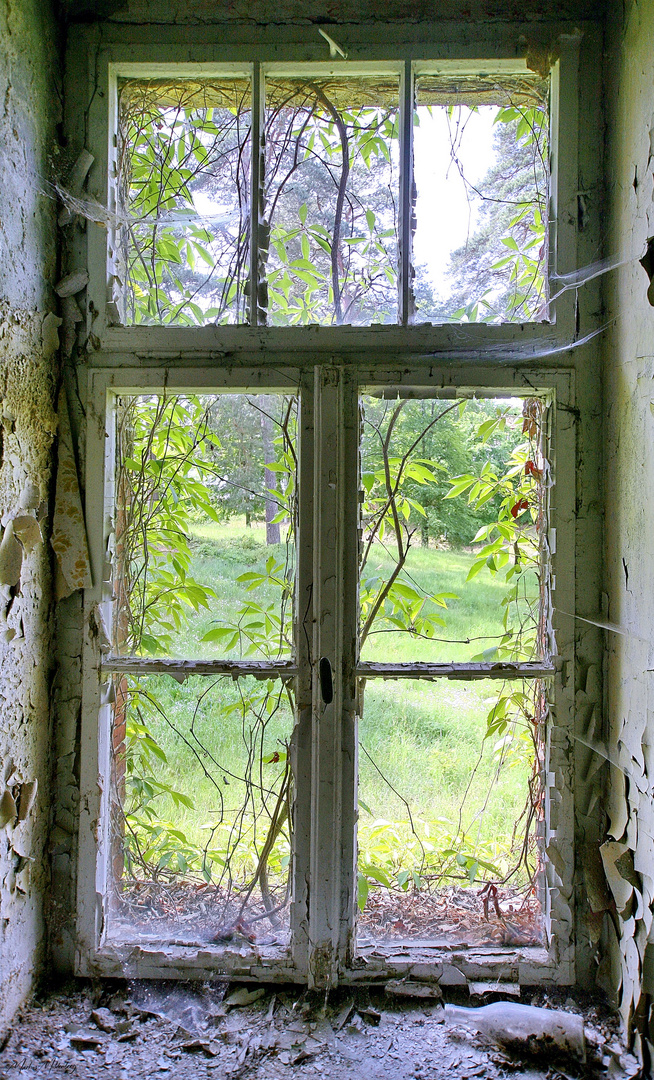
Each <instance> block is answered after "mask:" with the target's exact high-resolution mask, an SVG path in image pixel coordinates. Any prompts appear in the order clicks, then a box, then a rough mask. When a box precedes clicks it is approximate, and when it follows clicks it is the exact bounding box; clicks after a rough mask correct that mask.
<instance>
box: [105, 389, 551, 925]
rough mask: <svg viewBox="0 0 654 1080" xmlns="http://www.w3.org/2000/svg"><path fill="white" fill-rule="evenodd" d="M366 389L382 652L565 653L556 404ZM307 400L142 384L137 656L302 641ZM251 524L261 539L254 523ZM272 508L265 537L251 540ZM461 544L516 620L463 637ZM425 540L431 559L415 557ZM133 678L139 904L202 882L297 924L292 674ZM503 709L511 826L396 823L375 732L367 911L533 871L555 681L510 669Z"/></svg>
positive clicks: (125, 701) (136, 472) (125, 630)
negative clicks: (453, 584)
mask: <svg viewBox="0 0 654 1080" xmlns="http://www.w3.org/2000/svg"><path fill="white" fill-rule="evenodd" d="M362 405H363V418H364V423H363V436H362V446H361V483H362V488H363V495H362V498H363V502H362V504H361V515H362V524H363V528H364V532H363V548H362V553H361V560H360V574H361V586H360V613H361V629H360V643H361V650H362V657H363V659H366V658H372V659H378V658H381V659H383V658H384V655H385V654H384V649H385V648H386V646H385V645H384V644H381V645H380V644H378V643H384V642H386V643H390V644H389V647H390V649H391V651H392V653H393V652H395V651H397V650H399V649H401V648H404V647H405V645H404V644H403V643H407V645H406V647H407V648H408V649H409V654H410V655H411V656H412V658H414V659H415V658H416V656H418V655H419V656H420V657H421V658H426V659H431V660H434V659H437V660H441V659H451V658H452V655H453V654H452V653H451V651H448V650H451V649H452V648H453V647H454V648H455V649H458V650H459V652H457V653H456V654H455V655H456V657H457V658H458V657H460V656H461V655H463V656H464V657H470V658H471V659H472V660H481V661H495V660H500V659H509V660H511V661H512V662H516V663H518V662H520V661H523V660H529V659H533V658H546V657H547V646H548V642H547V577H546V575H547V568H546V560H545V553H544V548H543V545H544V535H545V522H546V509H547V508H546V500H547V486H548V469H547V460H546V457H545V452H544V451H545V443H544V422H545V415H546V413H545V407H544V404H543V401H542V399H540V398H530V399H525V400H523V401H517V400H513V399H506V398H505V399H503V400H501V401H500V400H498V401H493V400H483V399H470V400H463V401H455V402H452V401H445V400H442V399H438V398H431V399H417V400H410V399H407V398H399V399H395V400H385V399H383V398H382V399H380V398H375V397H372V396H370V395H364V396H363V398H362ZM295 408H296V399H295V398H294V397H292V396H284V395H281V394H278V395H273V394H258V395H243V394H240V395H238V394H231V395H230V394H225V395H195V396H194V395H190V394H171V395H161V394H151V395H140V396H139V395H134V396H126V397H124V398H122V399H120V401H119V405H118V409H117V413H116V424H117V447H118V454H117V462H116V476H115V492H116V505H115V531H114V596H115V601H114V612H115V618H114V628H113V647H114V651H115V652H117V653H122V654H124V655H131V656H136V657H138V656H140V657H147V656H162V657H171V656H177V657H182V658H189V659H193V658H196V657H199V658H211V657H221V658H225V659H227V660H228V659H229V658H230V657H232V658H235V659H240V658H250V657H257V658H258V657H261V658H264V659H267V660H270V661H274V660H278V659H280V658H281V659H283V658H285V657H289V656H292V655H293V634H294V627H293V598H294V535H295V527H296V516H297V496H298V492H297V489H296V420H295ZM237 519H238V520H239V521H242V522H244V525H245V535H243V529H242V528H241V529H240V531H239V530H238V529H234V528H233V523H234V522H235V521H236V520H237ZM257 524H258V528H259V533H258V537H259V539H258V540H257V539H255V537H254V535H253V536H252V537H251V538H250V537H248V535H247V534H248V531H251V530H252V531H253V527H254V526H255V525H257ZM461 547H463V549H466V550H465V551H464V556H463V557H464V561H465V563H466V566H467V568H468V570H467V583H466V582H462V586H463V590H462V591H463V592H464V593H466V592H468V591H469V590H471V589H474V588H476V584H475V583H476V582H479V581H481V580H497V582H498V583H499V588H500V593H499V594H498V595H500V596H501V598H502V600H501V605H500V612H501V614H500V615H499V617H498V615H497V610H496V611H495V613H494V622H493V625H492V628H491V629H488V628H486V629H485V630H484V631H482V633H481V635H480V638H481V639H480V640H476V635H474V634H472V633H471V632H470V630H469V629H468V632H467V633H466V634H464V636H462V635H460V633H457V632H456V629H455V626H457V627H458V626H461V625H463V626H464V627H465V625H466V620H468V622H469V620H470V616H469V615H467V614H466V613H465V612H464V613H463V614H462V615H461V616H460V617H459V619H458V621H457V605H459V604H460V603H461V602H463V603H465V595H464V596H463V597H462V595H461V594H460V593H457V592H455V591H454V590H450V589H439V588H434V587H433V586H432V585H431V584H430V581H431V578H432V577H434V576H436V577H437V576H438V572H439V567H438V566H435V571H434V572H432V570H431V564H432V562H433V560H434V558H435V557H436V555H438V554H440V552H441V551H443V552H447V551H448V550H450V549H451V548H454V550H455V551H458V550H459V549H460V548H461ZM415 551H420V552H423V553H424V557H425V559H426V560H427V570H428V573H424V572H423V571H422V570H421V568H420V566H418V565H415V564H414V563H413V562H412V558H413V553H414V552H415ZM496 607H497V605H496ZM473 638H475V640H473ZM484 646H485V647H484ZM417 648H418V649H419V648H422V649H423V650H426V651H424V652H423V653H420V654H418V653H416V651H415V650H416V649H417ZM380 649H381V651H380ZM461 650H463V654H462V653H461ZM372 685H373V684H372V683H370V684H369V688H368V690H367V691H366V694H367V695H368V696H369V697H370V694H371V693H372ZM114 689H115V704H114V706H113V709H114V732H116V731H119V732H122V736H121V739H120V740H118V741H117V740H116V739H114V796H113V810H112V824H113V835H114V847H115V855H116V858H115V859H114V867H115V875H116V884H117V886H119V892H120V894H121V896H122V897H123V900H125V902H127V903H132V904H135V903H136V901H135V900H134V897H135V896H136V895H137V894H138V889H139V888H141V887H142V886H144V885H146V884H147V883H150V884H152V883H154V885H156V886H157V887H159V886H161V887H163V886H166V887H173V886H175V887H178V886H179V887H181V886H182V885H183V883H189V882H196V883H202V882H204V883H205V885H207V886H208V887H209V886H210V887H211V888H212V889H214V890H215V892H214V894H213V895H214V898H215V900H216V905H217V906H216V910H218V907H220V910H221V911H222V916H221V918H222V920H223V923H225V921H226V922H227V923H228V924H229V925H230V926H232V927H234V926H236V924H237V923H238V922H239V920H241V919H243V918H244V917H245V916H244V913H245V914H247V918H248V919H250V921H252V920H255V921H256V920H258V919H260V918H261V919H266V920H267V921H268V923H269V925H270V926H271V927H273V928H278V927H279V925H280V920H282V919H283V917H284V912H285V911H286V910H287V905H288V900H289V866H290V856H291V851H292V832H291V828H292V816H291V812H290V811H291V807H292V800H293V777H292V770H291V768H290V754H289V740H290V731H291V728H292V717H293V711H294V697H293V690H292V684H291V683H290V682H284V681H282V680H280V679H278V678H269V679H267V680H265V681H260V682H254V681H253V680H249V679H243V678H239V679H238V680H237V681H236V682H233V681H232V679H231V678H227V679H225V677H224V676H219V677H210V678H203V677H202V676H193V677H192V678H191V679H190V680H187V681H186V682H185V683H184V684H183V685H182V686H179V685H177V684H176V683H175V681H174V679H171V678H170V676H167V675H165V674H152V675H138V676H137V675H129V676H127V677H126V676H120V675H116V676H114ZM371 700H372V698H371ZM379 708H380V709H383V706H382V705H380V706H379ZM487 710H488V711H487V715H486V719H485V726H486V737H485V740H484V741H485V742H486V740H487V741H488V742H487V745H489V746H490V745H492V746H493V747H494V750H493V759H492V760H493V762H494V764H493V765H492V768H491V773H490V774H489V775H491V774H492V773H493V771H494V772H495V773H496V774H497V775H499V774H500V773H502V774H503V775H506V773H507V771H508V772H510V770H511V769H514V770H518V771H519V772H520V775H521V776H524V777H525V784H526V788H525V790H524V804H525V805H524V810H523V811H522V814H521V815H518V820H516V821H515V822H514V823H510V825H511V827H510V828H509V829H508V832H507V833H506V836H505V837H504V838H503V839H502V840H500V841H499V842H497V838H495V842H492V841H491V838H490V837H489V836H488V835H487V830H486V832H484V831H483V830H481V832H480V828H479V823H478V822H476V823H475V821H473V822H472V824H471V825H470V827H468V825H464V824H463V822H464V818H463V816H462V814H463V811H462V812H461V814H460V815H459V821H458V824H457V821H456V819H455V818H453V819H452V820H449V821H444V820H437V819H434V818H430V817H429V815H426V816H425V817H424V818H419V817H418V816H417V815H415V813H414V814H412V812H411V811H410V810H408V817H407V818H406V820H404V821H403V822H398V823H395V824H393V823H392V822H389V821H384V820H382V819H380V816H379V813H378V812H377V810H376V807H375V806H374V805H370V804H371V803H374V801H375V799H380V798H383V797H384V796H383V794H380V791H381V788H383V786H384V784H386V780H385V779H384V774H385V770H386V769H387V768H388V767H389V765H391V764H392V762H391V760H390V759H388V747H386V748H385V749H384V747H383V746H381V745H380V744H377V745H373V743H372V742H370V741H367V740H366V739H364V740H363V741H362V753H363V756H364V757H365V758H366V760H369V761H370V762H371V763H372V765H371V768H372V771H373V773H374V774H375V775H376V776H379V777H382V780H381V781H380V782H379V783H381V788H380V787H379V784H378V786H377V787H376V788H375V789H374V790H373V794H372V796H371V795H370V794H369V793H368V791H367V788H366V785H365V784H364V785H363V787H362V790H361V796H360V822H359V851H360V859H359V905H360V907H361V908H362V909H365V908H366V904H367V902H368V900H369V899H370V901H371V902H372V899H373V895H372V894H373V893H374V890H375V889H376V888H379V887H383V888H385V889H388V890H391V891H393V890H396V891H397V892H398V893H399V894H400V895H404V894H406V893H407V890H409V889H411V890H413V891H414V892H417V893H419V894H425V895H429V894H430V892H431V891H432V890H434V889H437V888H439V887H440V886H442V884H443V882H446V881H451V880H455V881H456V880H463V881H464V882H467V883H472V882H474V881H475V880H477V879H478V878H482V879H483V880H485V881H486V883H487V884H488V885H489V887H490V885H492V886H493V887H494V888H495V887H496V885H497V883H501V882H502V881H507V880H512V881H517V882H519V883H521V884H522V885H526V887H529V883H530V881H532V880H533V876H534V873H535V870H536V863H537V853H536V850H535V846H534V824H535V822H536V821H537V820H538V819H539V817H540V816H542V804H541V799H542V795H541V790H540V786H539V781H538V776H539V770H540V768H541V764H542V763H541V761H540V756H539V755H540V742H539V740H540V738H541V725H542V722H543V719H544V715H545V704H544V689H543V686H542V683H540V682H539V681H538V680H535V681H533V682H532V683H527V682H524V681H523V680H520V679H518V680H517V681H516V682H507V683H505V684H503V685H502V686H501V689H500V691H499V692H497V693H495V695H494V698H493V701H492V705H491V707H490V709H488V707H487ZM380 715H381V714H380ZM377 727H378V729H379V725H378V724H377ZM121 740H122V741H121ZM384 753H385V754H386V757H384V758H383V757H382V755H383V754H384ZM473 781H474V772H473V775H472V777H471V778H470V783H472V782H473ZM483 782H486V780H484V781H483ZM366 783H367V782H366ZM468 787H470V784H468ZM408 797H409V796H408V791H407V792H405V793H404V794H403V799H404V800H405V805H406V806H407V809H408V802H406V799H407V798H408ZM482 816H483V815H482ZM473 826H474V828H473ZM121 882H122V885H121V884H120V883H121ZM130 890H132V891H131V892H130ZM134 890H136V892H134ZM371 890H372V892H371ZM125 898H127V899H125ZM218 901H220V904H218ZM221 905H222V906H221Z"/></svg>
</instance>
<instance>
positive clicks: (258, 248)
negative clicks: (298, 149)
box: [248, 61, 267, 326]
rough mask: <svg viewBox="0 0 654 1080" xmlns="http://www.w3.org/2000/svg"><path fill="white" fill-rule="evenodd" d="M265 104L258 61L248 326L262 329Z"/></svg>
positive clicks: (254, 96) (254, 75)
mask: <svg viewBox="0 0 654 1080" xmlns="http://www.w3.org/2000/svg"><path fill="white" fill-rule="evenodd" d="M264 102H265V79H264V74H263V71H262V66H261V64H260V63H259V62H258V61H255V63H254V64H253V65H252V163H251V169H250V281H249V288H250V311H249V320H248V321H249V322H250V324H251V325H252V326H261V325H263V324H264V323H265V321H266V308H267V304H265V303H264V304H262V303H260V301H261V300H262V299H263V297H262V296H261V292H262V286H263V274H262V269H263V267H262V249H263V248H264V247H266V244H265V242H264V241H265V238H264V236H263V232H264V224H263V209H264V207H263V197H264V195H263V177H264V161H263V154H264V147H263V129H264Z"/></svg>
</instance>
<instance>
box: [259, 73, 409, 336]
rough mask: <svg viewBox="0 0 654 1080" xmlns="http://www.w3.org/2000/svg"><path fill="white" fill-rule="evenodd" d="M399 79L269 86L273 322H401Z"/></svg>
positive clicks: (268, 199) (268, 178)
mask: <svg viewBox="0 0 654 1080" xmlns="http://www.w3.org/2000/svg"><path fill="white" fill-rule="evenodd" d="M398 96H399V82H398V79H397V78H386V77H385V78H374V79H373V78H351V79H302V80H300V79H285V80H280V79H273V78H271V79H270V80H268V81H267V82H266V174H265V205H266V211H265V213H266V217H267V219H268V222H269V225H270V250H269V255H268V269H267V277H268V310H269V315H270V318H269V321H270V322H272V323H274V324H275V325H283V326H286V325H289V324H295V323H322V324H327V325H331V324H340V323H352V324H353V325H359V326H361V325H366V324H368V323H376V322H382V323H389V322H390V323H394V322H397V303H398V301H397V220H398V176H399V168H398Z"/></svg>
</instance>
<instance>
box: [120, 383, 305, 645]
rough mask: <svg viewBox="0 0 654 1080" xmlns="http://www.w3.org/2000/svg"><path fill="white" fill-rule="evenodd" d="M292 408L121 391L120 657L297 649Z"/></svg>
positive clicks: (264, 401)
mask: <svg viewBox="0 0 654 1080" xmlns="http://www.w3.org/2000/svg"><path fill="white" fill-rule="evenodd" d="M296 406H297V399H296V398H295V397H294V396H292V395H291V396H287V395H283V394H212V395H207V394H205V395H201V396H194V395H192V394H170V395H163V394H147V395H145V394H140V395H133V396H124V397H121V398H120V399H119V400H118V403H117V406H116V413H115V418H116V419H115V422H116V463H115V477H114V485H113V486H114V507H113V508H112V513H113V520H114V533H113V538H112V545H111V546H112V548H113V597H114V603H113V616H112V648H113V651H114V652H115V653H116V654H119V655H124V656H125V655H132V656H169V657H176V658H180V659H189V660H196V659H218V658H233V659H243V658H253V659H262V660H277V659H282V658H285V657H290V655H291V654H292V616H293V598H294V581H295V569H294V567H295V519H296V484H295V477H296V469H295V464H296V458H295V436H296Z"/></svg>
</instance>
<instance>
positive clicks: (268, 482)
mask: <svg viewBox="0 0 654 1080" xmlns="http://www.w3.org/2000/svg"><path fill="white" fill-rule="evenodd" d="M272 404H273V402H272V399H271V398H269V397H265V398H264V399H263V402H262V408H263V409H265V410H266V411H267V412H269V411H270V409H271V407H272ZM260 415H261V435H262V438H263V460H264V462H265V463H266V465H267V464H268V462H270V461H274V460H275V447H274V444H273V422H272V420H271V418H270V417H269V416H265V415H264V413H261V414H260ZM263 484H264V498H265V500H266V543H267V544H279V542H280V540H281V536H280V532H279V522H274V521H273V518H274V517H275V516H276V515H277V512H278V510H279V506H278V504H277V503H276V502H275V500H274V499H273V497H272V496H271V495H270V494H269V488H275V487H276V486H277V474H276V473H274V472H272V470H271V469H266V470H265V471H264V481H263Z"/></svg>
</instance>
